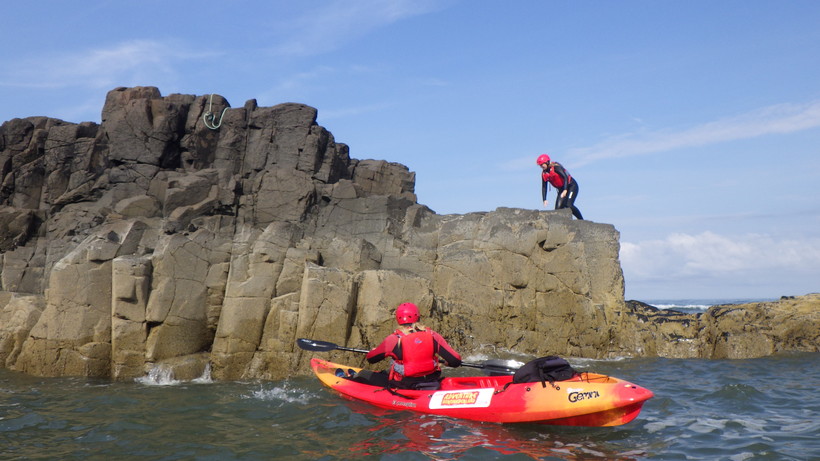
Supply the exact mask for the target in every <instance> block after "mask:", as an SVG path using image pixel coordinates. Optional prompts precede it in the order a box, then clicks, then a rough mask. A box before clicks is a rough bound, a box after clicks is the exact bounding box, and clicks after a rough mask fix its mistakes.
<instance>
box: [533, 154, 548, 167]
mask: <svg viewBox="0 0 820 461" xmlns="http://www.w3.org/2000/svg"><path fill="white" fill-rule="evenodd" d="M549 162H550V156H549V155H547V154H541V155H539V156H538V159H537V160H536V161H535V163H537V164H538V165H543V164H545V163H549Z"/></svg>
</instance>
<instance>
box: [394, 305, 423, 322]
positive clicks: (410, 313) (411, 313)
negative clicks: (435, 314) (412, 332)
mask: <svg viewBox="0 0 820 461" xmlns="http://www.w3.org/2000/svg"><path fill="white" fill-rule="evenodd" d="M396 321H397V322H399V325H406V324H408V323H416V322H418V321H419V308H418V307H416V305H415V304H413V303H401V304H399V307H397V308H396Z"/></svg>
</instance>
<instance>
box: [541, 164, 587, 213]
mask: <svg viewBox="0 0 820 461" xmlns="http://www.w3.org/2000/svg"><path fill="white" fill-rule="evenodd" d="M536 162H537V163H538V165H539V166H540V167H541V198H542V200H543V201H544V206H547V190H548V189H549V185H550V184H552V186H553V187H555V191H556V193H557V197H555V209H556V210H560V209H562V208H569V209H570V210H572V215H573V216H575V217H576V218H578V219H584V217H583V216H582V215H581V210H579V209H578V208H577V207H576V206H575V199H576V198H577V197H578V181H576V180H575V178H573V177H572V175H570V174H569V173H568V172H567V170H566V169H564V167H563V166H561V164H560V163H558V162H552V161H550V157H549V155H547V154H543V155H540V156H539V157H538V159H537V160H536Z"/></svg>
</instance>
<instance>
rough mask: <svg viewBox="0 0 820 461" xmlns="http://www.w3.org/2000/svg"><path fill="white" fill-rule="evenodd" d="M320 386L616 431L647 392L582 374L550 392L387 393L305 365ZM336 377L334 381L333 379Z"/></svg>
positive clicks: (405, 406)
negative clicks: (601, 427) (605, 427)
mask: <svg viewBox="0 0 820 461" xmlns="http://www.w3.org/2000/svg"><path fill="white" fill-rule="evenodd" d="M310 365H311V367H313V371H314V373H316V376H317V377H318V378H319V380H321V381H322V383H323V384H325V385H326V386H328V387H330V388H331V389H333V390H335V391H336V392H338V393H339V394H341V395H342V396H344V397H347V398H349V399H352V400H360V401H363V402H368V403H370V404H372V405H375V406H377V407H381V408H388V409H392V410H409V411H415V412H419V413H426V414H433V415H442V416H449V417H453V418H461V419H470V420H475V421H486V422H496V423H543V424H555V425H563V426H618V425H621V424H626V423H628V422H630V421H632V420H633V419H635V418H636V417H637V416H638V413H640V411H641V407H642V406H643V404H644V402H646V401H647V400H649V399H650V398H652V397H653V394H652V391H650V390H648V389H645V388H643V387H640V386H637V385H635V384H632V383H630V382H628V381H624V380H621V379H618V378H613V377H611V376H606V375H601V374H596V373H588V372H582V373H580V374H578V375H576V376H575V377H574V378H572V379H570V380H567V381H559V382H556V383H555V386H552V385H550V384H549V383H547V384H546V387H545V386H544V385H542V383H541V382H536V383H520V384H515V383H512V379H513V377H512V376H509V375H506V376H471V377H448V378H444V379H443V380H442V381H441V388H440V389H438V390H406V389H401V390H389V389H386V388H384V387H380V386H373V385H370V384H365V383H360V382H357V381H354V380H352V379H350V378H348V377H347V376H348V373H349V370H352V372H354V373H358V372H359V371H360V370H361V369H360V368H356V367H348V366H345V365H340V364H338V363H333V362H328V361H327V360H322V359H318V358H313V359H311V361H310ZM337 371H338V372H339V373H338V374H339V375H343V376H337Z"/></svg>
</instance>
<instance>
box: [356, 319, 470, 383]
mask: <svg viewBox="0 0 820 461" xmlns="http://www.w3.org/2000/svg"><path fill="white" fill-rule="evenodd" d="M396 321H397V322H398V323H399V327H398V328H397V329H396V331H394V332H393V333H392V334H391V335H389V336H388V337H387V338H385V339H384V341H382V343H381V344H379V345H378V346H376V347H375V348H374V349H373V350H371V351H370V352H368V353H367V361H368V362H370V363H376V362H379V361H381V360H384V359H385V358H388V357H389V358H391V359H392V364H391V367H390V372H389V379H390V384H391V385H394V386H396V387H399V388H402V389H437V388H438V384H439V382H440V380H441V368H440V367H439V357H441V359H443V360H444V363H446V364H447V366H450V367H458V366H460V365H461V356H460V355H459V354H458V352H456V351H455V350H454V349H453V348H452V347H450V345H449V344H447V341H446V340H445V339H444V338H443V337H442V336H441V335H440V334H438V333H436V332H435V331H433V330H431V329H430V328H428V327H425V326H424V325H422V324H420V323H419V308H418V307H417V306H416V305H415V304H413V303H402V304H399V306H398V307H397V308H396Z"/></svg>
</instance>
